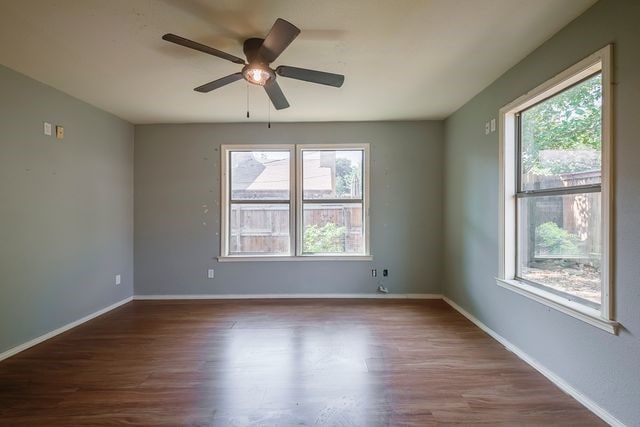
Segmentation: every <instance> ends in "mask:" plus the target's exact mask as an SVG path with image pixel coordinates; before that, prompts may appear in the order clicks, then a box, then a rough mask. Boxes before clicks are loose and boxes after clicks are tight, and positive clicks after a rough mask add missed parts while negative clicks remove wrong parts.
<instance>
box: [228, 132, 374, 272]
mask: <svg viewBox="0 0 640 427" xmlns="http://www.w3.org/2000/svg"><path fill="white" fill-rule="evenodd" d="M355 150H358V151H362V152H363V159H362V162H363V163H362V169H363V170H362V186H363V189H362V199H355V200H353V199H340V200H339V202H340V203H349V202H351V201H353V202H355V203H362V206H363V214H362V215H363V218H362V221H363V233H364V236H363V238H364V253H362V254H339V253H336V254H333V253H332V254H312V253H303V246H302V245H303V242H302V238H303V234H304V232H303V223H302V222H303V205H304V202H303V186H302V182H303V181H302V172H303V171H302V168H303V163H302V153H303V151H355ZM369 150H370V148H369V144H368V143H353V144H233V145H226V144H225V145H222V146H221V147H220V170H221V182H220V187H221V191H220V256H218V261H220V262H230V261H371V260H373V256H372V255H371V251H370V247H371V246H370V242H371V236H370V227H369V224H370V219H369V211H370V209H369V180H370V178H369V177H370V170H369V168H370V163H369ZM237 151H245V152H251V151H289V153H290V154H289V156H290V162H291V163H290V169H289V172H290V178H289V179H290V181H289V201H288V203H289V206H290V213H289V237H290V251H289V254H281V255H279V254H264V255H260V254H246V255H245V254H233V253H230V252H229V243H230V242H229V241H230V237H231V230H230V225H231V223H230V213H231V206H232V204H233V203H236V202H237V201H236V202H234V201H232V200H231V168H230V161H231V154H230V153H231V152H237ZM308 202H309V201H307V203H308ZM318 202H319V203H320V202H323V203H327V202H338V200H318ZM241 203H249V204H271V203H287V202H286V201H284V200H278V201H271V200H259V201H255V200H251V201H248V200H245V201H241Z"/></svg>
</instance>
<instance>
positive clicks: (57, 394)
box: [0, 300, 604, 427]
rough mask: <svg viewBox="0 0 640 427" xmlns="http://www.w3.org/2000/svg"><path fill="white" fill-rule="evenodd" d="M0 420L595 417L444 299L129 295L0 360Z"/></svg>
mask: <svg viewBox="0 0 640 427" xmlns="http://www.w3.org/2000/svg"><path fill="white" fill-rule="evenodd" d="M0 425H2V426H80V425H146V426H367V427H369V426H388V425H389V426H431V425H485V426H495V425H518V426H521V425H541V426H542V425H545V426H549V425H566V426H569V425H570V426H595V425H604V424H603V423H602V422H601V421H600V420H599V419H598V418H597V417H596V416H594V415H593V414H591V413H590V412H589V411H588V410H586V409H585V408H583V407H582V406H581V405H580V404H579V403H578V402H576V401H575V400H573V399H572V398H571V397H569V396H567V395H565V394H564V393H563V392H562V391H560V390H559V389H558V388H556V387H555V386H554V385H553V384H552V383H550V382H549V381H548V380H547V379H546V378H544V377H543V376H542V375H540V374H539V373H538V372H536V371H535V370H534V369H533V368H531V367H530V366H528V365H527V364H525V363H524V362H522V361H521V360H520V359H518V358H517V357H516V356H515V355H513V354H512V353H510V352H508V351H507V350H505V349H504V348H503V347H502V346H501V345H500V344H498V343H497V342H495V341H494V340H493V339H491V338H490V337H489V336H487V335H486V334H485V333H483V332H482V331H481V330H479V329H478V328H477V327H476V326H475V325H473V324H472V323H470V322H469V321H468V320H467V319H465V318H464V317H462V316H461V315H460V314H459V313H457V312H455V311H454V310H453V309H452V308H450V307H449V306H448V305H446V303H444V302H442V301H439V300H434V301H397V300H396V301H390V300H384V301H381V300H269V301H257V300H256V301H252V300H242V301H181V302H165V301H135V302H132V303H129V304H126V305H125V306H122V307H120V308H118V309H116V310H114V311H113V312H111V313H109V314H106V315H104V316H102V317H99V318H97V319H95V320H93V321H91V322H88V323H86V324H84V325H82V326H79V327H77V328H75V329H73V330H71V331H69V332H67V333H64V334H62V335H60V336H58V337H56V338H53V339H51V340H49V341H47V342H45V343H43V344H40V345H38V346H36V347H34V348H31V349H29V350H26V351H24V352H22V353H20V354H18V355H16V356H14V357H12V358H10V359H7V360H5V361H3V362H0Z"/></svg>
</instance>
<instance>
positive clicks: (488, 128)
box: [484, 122, 491, 135]
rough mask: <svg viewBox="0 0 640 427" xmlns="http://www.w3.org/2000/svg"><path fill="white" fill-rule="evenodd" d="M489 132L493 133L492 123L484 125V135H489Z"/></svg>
mask: <svg viewBox="0 0 640 427" xmlns="http://www.w3.org/2000/svg"><path fill="white" fill-rule="evenodd" d="M489 132H491V123H489V122H486V123H485V124H484V134H485V135H489Z"/></svg>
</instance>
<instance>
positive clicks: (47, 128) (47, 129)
mask: <svg viewBox="0 0 640 427" xmlns="http://www.w3.org/2000/svg"><path fill="white" fill-rule="evenodd" d="M43 131H44V134H45V135H47V136H51V123H49V122H44V128H43Z"/></svg>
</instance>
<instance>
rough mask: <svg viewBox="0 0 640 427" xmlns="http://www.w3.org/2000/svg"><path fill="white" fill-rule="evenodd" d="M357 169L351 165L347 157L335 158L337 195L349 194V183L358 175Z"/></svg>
mask: <svg viewBox="0 0 640 427" xmlns="http://www.w3.org/2000/svg"><path fill="white" fill-rule="evenodd" d="M359 169H360V168H358V167H357V166H353V165H352V164H351V160H349V159H345V158H337V159H336V195H337V196H338V197H343V196H348V195H350V194H351V183H352V182H353V179H354V178H355V177H356V176H358V175H359V173H360V170H359Z"/></svg>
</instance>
